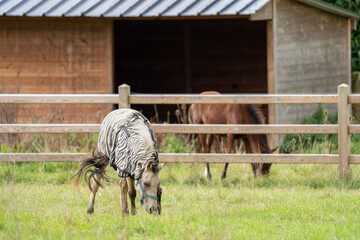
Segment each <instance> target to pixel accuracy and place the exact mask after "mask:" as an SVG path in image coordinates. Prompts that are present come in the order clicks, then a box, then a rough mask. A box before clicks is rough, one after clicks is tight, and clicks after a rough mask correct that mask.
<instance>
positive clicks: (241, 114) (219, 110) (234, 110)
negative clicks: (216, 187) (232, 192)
mask: <svg viewBox="0 0 360 240" xmlns="http://www.w3.org/2000/svg"><path fill="white" fill-rule="evenodd" d="M214 94H215V95H218V94H220V93H219V92H216V91H207V92H202V93H200V95H214ZM188 118H189V119H188V120H189V122H190V123H193V124H264V123H265V117H264V114H263V112H262V110H261V108H260V105H253V104H246V105H244V104H191V105H190V108H189V112H188ZM226 136H227V141H226V153H230V152H231V151H232V149H233V144H234V140H235V138H237V137H242V138H243V140H244V145H245V150H246V152H250V153H272V152H273V151H275V149H274V150H271V149H270V148H269V145H268V136H267V135H266V134H260V135H259V134H246V135H234V134H231V133H229V134H227V135H226ZM199 140H200V144H201V152H202V153H210V149H211V145H212V143H213V141H214V135H213V134H199ZM228 166H229V163H225V167H224V170H223V173H222V175H221V179H225V178H226V172H227V168H228ZM251 166H252V170H253V173H254V177H260V176H263V175H269V173H270V168H271V163H264V164H262V163H251ZM205 176H206V177H207V178H208V179H211V178H212V175H211V172H210V166H209V163H206V168H205Z"/></svg>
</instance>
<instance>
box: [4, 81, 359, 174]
mask: <svg viewBox="0 0 360 240" xmlns="http://www.w3.org/2000/svg"><path fill="white" fill-rule="evenodd" d="M79 103H80V104H119V107H120V108H124V107H130V105H131V104H192V103H197V104H318V103H322V104H337V105H338V119H339V123H338V124H326V125H324V124H319V125H317V124H316V125H313V124H307V125H304V124H263V125H247V124H242V125H231V124H217V125H214V124H200V125H199V124H152V127H153V129H154V132H155V133H181V134H191V133H199V134H201V133H202V134H229V133H231V134H262V133H265V134H273V133H278V134H290V133H299V134H338V135H339V154H200V153H196V154H192V153H187V154H169V153H161V154H159V159H160V161H161V162H166V163H193V162H198V163H279V164H285V163H296V164H339V174H340V177H342V178H344V177H345V176H347V175H348V173H349V164H360V155H350V142H349V139H350V138H349V136H350V134H359V133H360V125H351V124H350V123H349V113H350V111H349V107H350V104H360V94H349V87H348V86H347V85H344V84H342V85H340V86H339V87H338V94H326V95H324V94H306V95H305V94H295V95H293V94H291V95H290V94H252V95H250V94H222V95H199V94H130V87H129V86H127V85H122V86H120V87H119V94H0V104H79ZM99 130H100V124H0V134H4V133H17V134H20V133H98V132H99ZM87 155H88V154H84V153H16V154H13V153H3V154H0V162H58V161H61V162H77V161H80V159H82V158H84V157H86V156H87Z"/></svg>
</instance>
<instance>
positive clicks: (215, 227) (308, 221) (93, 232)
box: [0, 163, 360, 239]
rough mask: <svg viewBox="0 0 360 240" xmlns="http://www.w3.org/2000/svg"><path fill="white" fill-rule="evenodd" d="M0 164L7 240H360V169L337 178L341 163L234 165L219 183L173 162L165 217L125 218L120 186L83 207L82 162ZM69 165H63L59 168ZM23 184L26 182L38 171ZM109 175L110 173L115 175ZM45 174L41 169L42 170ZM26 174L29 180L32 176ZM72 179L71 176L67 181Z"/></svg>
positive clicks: (0, 206)
mask: <svg viewBox="0 0 360 240" xmlns="http://www.w3.org/2000/svg"><path fill="white" fill-rule="evenodd" d="M47 165H48V163H45V164H37V166H36V164H35V163H32V164H21V166H16V167H15V166H14V165H13V166H12V167H11V166H9V165H8V164H1V165H0V172H2V171H3V169H5V168H6V169H12V171H13V173H12V174H13V177H12V178H7V179H6V178H5V177H4V176H0V178H1V179H2V182H1V184H0V239H99V238H101V239H128V238H129V239H144V238H145V239H358V238H359V237H360V219H359V218H360V208H359V207H358V206H359V205H360V191H359V189H360V179H359V176H360V168H359V167H358V166H352V178H351V179H347V180H340V179H338V168H337V166H336V165H274V166H273V168H272V172H271V175H270V176H269V177H266V178H258V179H254V178H253V177H252V172H251V169H250V165H249V164H231V165H230V166H229V171H228V178H227V179H226V180H224V181H223V182H221V181H220V175H221V171H222V167H223V165H222V164H212V165H211V170H212V172H213V177H214V179H213V180H212V181H207V180H206V179H205V178H204V176H203V170H204V166H203V165H202V164H167V165H166V166H165V168H164V170H162V172H161V179H162V187H163V198H162V205H163V210H162V215H161V216H152V215H148V214H146V213H145V211H144V209H143V208H142V207H141V206H140V205H139V203H138V199H137V210H138V214H137V215H136V216H127V217H124V216H122V214H121V205H120V199H119V198H120V190H119V187H118V184H117V183H115V182H117V181H118V178H117V177H116V173H115V172H114V171H111V172H110V173H111V174H110V175H111V177H112V179H114V183H107V184H106V186H105V188H104V189H100V190H99V193H98V196H97V199H96V203H95V213H94V215H92V216H89V215H88V214H87V213H86V207H87V203H88V198H89V190H88V189H87V188H86V186H85V184H82V185H81V186H80V187H79V190H77V189H76V188H75V187H74V186H73V184H72V183H69V182H68V183H66V182H65V183H64V181H63V180H61V179H60V176H61V175H63V174H64V175H65V176H71V174H73V173H74V172H75V170H76V164H58V165H59V166H57V167H55V166H53V165H52V164H50V166H47ZM60 165H62V166H60ZM30 166H32V168H34V169H33V172H32V173H29V174H28V175H27V177H26V178H24V177H22V176H19V175H22V174H24V173H25V171H28V170H29V171H31V167H30ZM109 170H110V169H109ZM39 172H40V173H39ZM25 175H26V174H25ZM64 179H65V177H64Z"/></svg>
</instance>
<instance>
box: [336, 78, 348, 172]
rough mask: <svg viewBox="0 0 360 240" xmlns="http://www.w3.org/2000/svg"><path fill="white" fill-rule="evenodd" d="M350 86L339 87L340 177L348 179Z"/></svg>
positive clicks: (342, 85)
mask: <svg viewBox="0 0 360 240" xmlns="http://www.w3.org/2000/svg"><path fill="white" fill-rule="evenodd" d="M348 98H349V86H348V85H346V84H341V85H339V86H338V124H339V132H338V137H339V175H340V178H346V177H347V176H348V175H349V170H350V168H349V155H350V134H349V124H350V120H349V117H350V105H349V102H348Z"/></svg>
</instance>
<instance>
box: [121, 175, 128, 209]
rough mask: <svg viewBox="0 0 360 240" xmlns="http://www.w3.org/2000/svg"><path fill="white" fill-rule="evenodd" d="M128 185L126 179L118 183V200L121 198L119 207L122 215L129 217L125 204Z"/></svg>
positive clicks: (126, 204)
mask: <svg viewBox="0 0 360 240" xmlns="http://www.w3.org/2000/svg"><path fill="white" fill-rule="evenodd" d="M128 189H129V188H128V184H127V181H126V178H122V179H121V181H120V198H121V207H122V213H123V214H126V215H129V209H128V203H127V192H128Z"/></svg>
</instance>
